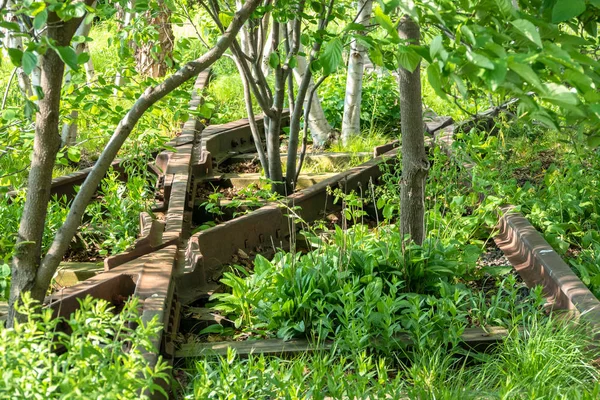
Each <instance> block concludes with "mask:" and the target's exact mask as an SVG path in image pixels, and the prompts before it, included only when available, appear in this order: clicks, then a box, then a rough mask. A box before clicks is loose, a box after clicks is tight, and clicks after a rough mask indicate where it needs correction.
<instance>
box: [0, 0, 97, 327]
mask: <svg viewBox="0 0 600 400" xmlns="http://www.w3.org/2000/svg"><path fill="white" fill-rule="evenodd" d="M92 1H93V0H87V5H88V6H89V5H91V3H92ZM80 22H81V18H76V19H72V20H70V21H68V22H63V21H61V20H60V18H58V16H57V15H56V14H55V13H54V12H51V13H49V15H48V25H47V29H46V35H47V37H48V39H49V40H52V41H54V42H55V43H56V44H57V45H58V46H68V45H69V44H70V42H71V38H72V37H73V34H74V33H75V31H76V29H77V26H78V25H79V23H80ZM39 65H40V71H41V74H40V83H39V86H40V87H41V88H42V90H43V92H44V97H43V98H42V99H40V100H39V102H38V107H39V111H38V113H37V115H36V120H35V138H34V142H33V157H32V161H31V168H30V170H29V177H28V181H27V197H26V200H25V205H24V207H23V214H22V216H21V221H20V225H19V232H18V236H17V243H16V245H15V253H14V256H13V260H12V277H11V289H10V299H9V305H10V307H9V320H8V323H9V325H12V322H13V317H14V316H15V314H14V305H15V303H16V301H18V299H19V296H20V294H21V293H23V292H25V291H31V292H32V294H33V296H34V299H37V300H39V301H42V300H43V299H44V295H45V293H46V290H47V289H48V285H49V284H50V280H48V284H47V285H46V286H45V287H43V288H40V287H38V286H37V285H36V274H37V272H38V267H39V266H40V257H41V252H42V237H43V234H44V226H45V223H46V214H47V210H48V202H49V201H50V186H51V183H52V170H53V168H54V164H55V161H56V154H57V153H58V150H59V148H60V134H59V129H58V118H59V114H60V96H61V88H62V81H63V74H64V71H65V64H64V63H63V61H62V60H61V59H60V57H59V56H58V54H57V53H56V52H55V51H54V50H52V49H48V51H46V53H45V54H44V55H39ZM71 238H72V236H71V237H69V239H68V241H67V246H68V243H69V242H70V241H71ZM61 258H62V257H61ZM57 266H58V263H57ZM52 273H53V274H54V271H53V272H52ZM50 278H52V276H50Z"/></svg>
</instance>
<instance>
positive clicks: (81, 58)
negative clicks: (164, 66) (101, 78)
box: [77, 53, 172, 65]
mask: <svg viewBox="0 0 600 400" xmlns="http://www.w3.org/2000/svg"><path fill="white" fill-rule="evenodd" d="M167 59H168V60H170V58H167ZM89 60H90V53H81V54H79V55H78V56H77V64H79V65H81V64H85V63H86V62H88V61H89ZM171 63H172V61H171Z"/></svg>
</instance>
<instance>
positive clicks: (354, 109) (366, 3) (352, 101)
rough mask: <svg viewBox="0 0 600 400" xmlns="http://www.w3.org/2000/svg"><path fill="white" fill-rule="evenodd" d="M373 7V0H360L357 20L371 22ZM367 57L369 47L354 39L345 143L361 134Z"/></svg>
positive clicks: (346, 101)
mask: <svg viewBox="0 0 600 400" xmlns="http://www.w3.org/2000/svg"><path fill="white" fill-rule="evenodd" d="M372 8H373V2H372V0H358V17H357V19H356V20H357V22H358V23H359V24H362V25H365V26H366V25H368V24H369V20H370V19H371V11H372ZM366 58H367V49H366V48H365V47H364V46H362V45H361V44H360V43H358V42H357V41H356V40H353V41H352V43H351V44H350V57H349V59H348V75H347V78H346V97H345V99H344V116H343V118H342V143H343V144H344V145H346V144H348V141H349V140H350V138H351V137H352V136H354V135H359V134H360V103H361V97H362V83H363V74H364V69H365V68H364V66H365V59H366Z"/></svg>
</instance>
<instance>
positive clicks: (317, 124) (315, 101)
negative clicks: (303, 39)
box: [293, 49, 333, 147]
mask: <svg viewBox="0 0 600 400" xmlns="http://www.w3.org/2000/svg"><path fill="white" fill-rule="evenodd" d="M300 51H302V49H300ZM296 59H297V61H298V64H297V66H296V68H294V70H293V73H294V78H295V79H296V83H297V84H298V85H300V84H301V83H302V78H303V77H304V75H305V74H306V70H307V65H306V58H305V57H303V56H298V57H296ZM314 87H315V82H314V79H313V77H311V78H310V81H309V83H308V93H311V92H312V90H313V88H314ZM307 106H308V99H307V101H305V102H304V107H305V108H306V107H307ZM305 122H306V121H305ZM308 127H309V128H310V135H311V137H312V140H313V145H315V146H316V147H324V146H325V145H326V144H327V141H328V139H329V136H330V135H331V133H332V131H333V128H332V127H331V125H330V124H329V121H327V117H325V112H324V111H323V107H322V106H321V99H319V96H318V95H317V94H316V93H315V95H314V96H312V101H311V106H310V113H309V115H308Z"/></svg>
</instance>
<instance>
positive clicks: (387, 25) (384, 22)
mask: <svg viewBox="0 0 600 400" xmlns="http://www.w3.org/2000/svg"><path fill="white" fill-rule="evenodd" d="M373 15H375V21H377V23H378V24H379V25H380V26H381V27H382V28H383V29H385V30H386V31H387V33H388V35H390V36H391V40H392V42H393V43H400V37H399V36H398V32H397V31H396V26H395V25H394V23H393V22H392V20H391V19H390V17H389V16H387V15H386V14H385V13H384V12H383V10H382V9H381V7H379V6H377V7H375V9H374V10H373Z"/></svg>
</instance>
